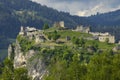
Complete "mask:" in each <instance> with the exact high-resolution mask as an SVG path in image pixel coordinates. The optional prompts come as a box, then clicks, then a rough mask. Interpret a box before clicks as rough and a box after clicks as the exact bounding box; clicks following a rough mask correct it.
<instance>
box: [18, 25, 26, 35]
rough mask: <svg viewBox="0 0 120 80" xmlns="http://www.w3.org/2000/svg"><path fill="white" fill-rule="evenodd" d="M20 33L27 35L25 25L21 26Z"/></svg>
mask: <svg viewBox="0 0 120 80" xmlns="http://www.w3.org/2000/svg"><path fill="white" fill-rule="evenodd" d="M19 35H25V28H24V27H23V26H21V29H20V32H19Z"/></svg>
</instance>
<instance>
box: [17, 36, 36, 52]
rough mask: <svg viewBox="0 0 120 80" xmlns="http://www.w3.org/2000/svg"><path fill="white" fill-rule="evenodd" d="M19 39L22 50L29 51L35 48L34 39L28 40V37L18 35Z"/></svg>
mask: <svg viewBox="0 0 120 80" xmlns="http://www.w3.org/2000/svg"><path fill="white" fill-rule="evenodd" d="M17 40H18V41H19V44H20V46H21V50H22V51H23V52H27V51H28V50H30V49H32V48H34V46H33V45H34V43H35V42H34V41H33V40H28V39H27V38H25V37H23V36H20V35H18V36H17Z"/></svg>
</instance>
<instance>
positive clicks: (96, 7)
mask: <svg viewBox="0 0 120 80" xmlns="http://www.w3.org/2000/svg"><path fill="white" fill-rule="evenodd" d="M32 1H36V2H38V3H40V4H42V5H46V6H49V7H52V8H54V9H57V10H59V11H65V12H70V14H72V15H78V16H89V15H91V14H96V13H97V12H100V13H104V12H109V11H114V10H117V9H120V0H32Z"/></svg>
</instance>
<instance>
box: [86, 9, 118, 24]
mask: <svg viewBox="0 0 120 80" xmlns="http://www.w3.org/2000/svg"><path fill="white" fill-rule="evenodd" d="M88 20H89V21H90V24H91V25H94V26H120V10H116V11H112V12H108V13H103V14H99V13H98V14H97V15H92V16H90V17H88Z"/></svg>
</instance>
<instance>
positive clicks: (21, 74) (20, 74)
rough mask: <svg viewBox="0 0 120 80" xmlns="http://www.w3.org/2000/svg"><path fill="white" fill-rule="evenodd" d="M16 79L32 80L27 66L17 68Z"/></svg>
mask: <svg viewBox="0 0 120 80" xmlns="http://www.w3.org/2000/svg"><path fill="white" fill-rule="evenodd" d="M14 79H15V80H31V79H30V77H28V71H27V70H26V69H25V68H18V69H15V70H14Z"/></svg>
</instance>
